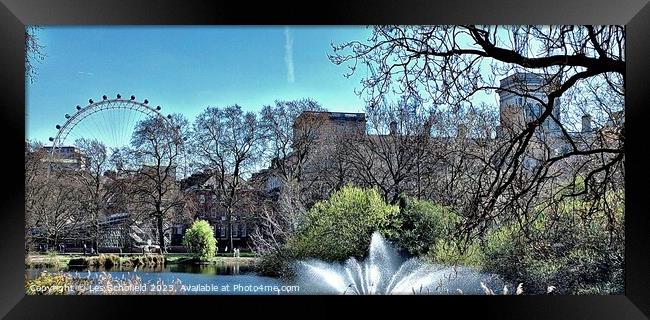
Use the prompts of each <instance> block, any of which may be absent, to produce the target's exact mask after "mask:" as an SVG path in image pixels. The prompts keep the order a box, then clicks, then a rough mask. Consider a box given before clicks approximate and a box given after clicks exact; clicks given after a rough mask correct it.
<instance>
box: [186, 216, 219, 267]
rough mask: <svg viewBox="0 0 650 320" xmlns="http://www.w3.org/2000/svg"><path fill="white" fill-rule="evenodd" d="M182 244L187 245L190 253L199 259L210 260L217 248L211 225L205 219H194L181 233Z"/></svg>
mask: <svg viewBox="0 0 650 320" xmlns="http://www.w3.org/2000/svg"><path fill="white" fill-rule="evenodd" d="M183 244H184V245H186V246H188V247H189V251H190V252H191V253H192V255H193V256H194V257H195V258H197V259H200V260H204V261H205V260H210V259H211V258H212V257H214V256H215V252H216V250H217V239H215V238H214V233H213V232H212V227H211V226H210V224H209V223H208V222H207V221H205V220H196V221H194V223H193V224H192V226H191V227H190V228H189V229H187V231H185V235H183Z"/></svg>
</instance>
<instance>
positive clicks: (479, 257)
mask: <svg viewBox="0 0 650 320" xmlns="http://www.w3.org/2000/svg"><path fill="white" fill-rule="evenodd" d="M427 259H428V260H429V261H431V262H434V263H439V264H444V265H450V266H468V267H477V268H480V267H482V266H483V260H484V255H483V250H481V247H480V246H479V245H478V244H477V243H471V244H470V245H469V246H468V247H467V248H463V247H462V246H461V245H460V243H458V242H456V241H454V240H453V238H450V239H438V241H436V243H435V244H434V245H433V246H432V247H431V248H430V249H429V253H428V254H427Z"/></svg>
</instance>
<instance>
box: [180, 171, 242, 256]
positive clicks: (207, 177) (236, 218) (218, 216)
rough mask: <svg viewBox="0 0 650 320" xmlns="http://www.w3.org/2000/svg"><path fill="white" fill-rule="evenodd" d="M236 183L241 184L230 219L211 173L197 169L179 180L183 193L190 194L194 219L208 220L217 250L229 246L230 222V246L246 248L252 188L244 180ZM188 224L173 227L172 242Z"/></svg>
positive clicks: (230, 249)
mask: <svg viewBox="0 0 650 320" xmlns="http://www.w3.org/2000/svg"><path fill="white" fill-rule="evenodd" d="M227 179H228V178H227ZM240 183H241V187H240V188H239V189H238V191H237V192H238V196H237V197H238V199H239V200H238V201H237V203H236V204H235V206H234V208H233V213H232V218H231V219H230V220H229V219H228V211H227V208H226V204H225V202H224V197H223V196H222V193H221V192H220V191H219V186H218V181H217V180H216V179H215V177H214V176H213V175H212V174H210V173H209V172H207V171H206V172H199V173H195V174H194V175H192V176H190V177H188V178H186V179H185V180H184V181H183V186H182V188H183V192H184V193H185V194H186V195H187V196H189V197H191V198H192V201H193V202H194V204H195V212H194V218H195V219H201V220H206V221H208V222H209V223H210V225H211V226H212V228H213V232H214V235H215V238H216V239H217V247H218V250H219V251H220V252H223V251H225V250H226V247H228V246H230V241H229V239H230V234H229V231H230V229H229V225H230V223H232V239H233V245H234V247H235V248H239V249H243V250H246V249H248V248H249V245H250V232H251V231H252V228H253V225H254V216H253V213H252V211H251V203H250V197H251V196H252V194H253V192H254V191H253V189H252V188H251V187H250V185H249V183H248V181H246V180H243V179H242V180H241V181H240ZM188 227H189V225H185V224H176V225H174V226H173V232H172V245H180V244H181V242H182V237H183V234H184V233H185V230H186V229H187V228H188ZM228 252H232V248H228Z"/></svg>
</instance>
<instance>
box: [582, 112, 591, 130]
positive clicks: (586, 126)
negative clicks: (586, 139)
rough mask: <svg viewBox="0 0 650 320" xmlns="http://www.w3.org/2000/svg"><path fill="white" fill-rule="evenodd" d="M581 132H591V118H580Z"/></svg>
mask: <svg viewBox="0 0 650 320" xmlns="http://www.w3.org/2000/svg"><path fill="white" fill-rule="evenodd" d="M582 132H583V133H585V132H591V116H590V115H589V114H585V115H584V116H582Z"/></svg>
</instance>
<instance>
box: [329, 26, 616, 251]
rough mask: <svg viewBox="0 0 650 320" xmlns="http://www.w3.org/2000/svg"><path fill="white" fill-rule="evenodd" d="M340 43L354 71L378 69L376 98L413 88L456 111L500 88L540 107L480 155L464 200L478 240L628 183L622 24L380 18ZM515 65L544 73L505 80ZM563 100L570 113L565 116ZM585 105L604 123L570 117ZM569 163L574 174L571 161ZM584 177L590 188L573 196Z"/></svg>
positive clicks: (337, 56)
mask: <svg viewBox="0 0 650 320" xmlns="http://www.w3.org/2000/svg"><path fill="white" fill-rule="evenodd" d="M333 49H334V53H333V54H331V55H330V60H331V61H332V62H333V63H335V64H345V65H347V66H348V67H349V68H350V72H349V73H348V74H346V75H348V76H349V75H351V74H354V73H355V72H357V70H358V68H359V67H365V68H366V69H367V70H368V72H367V76H365V77H363V79H362V80H361V88H360V90H359V91H358V93H359V94H361V95H363V96H365V97H366V99H367V101H368V104H369V105H379V104H381V102H382V101H384V100H385V99H390V98H391V97H395V96H400V95H409V96H414V97H417V98H418V99H419V100H420V101H422V103H424V104H425V105H427V106H428V107H429V108H431V109H434V110H438V109H440V108H442V109H446V110H454V109H456V108H460V107H462V106H466V107H472V106H474V105H476V104H478V103H479V102H480V101H483V102H485V101H489V97H490V94H491V93H493V92H495V91H496V92H507V93H510V94H513V95H516V96H519V97H521V98H523V99H524V100H523V101H528V102H530V103H531V104H530V106H529V105H528V102H527V103H526V105H525V108H537V106H538V109H536V110H534V111H536V112H532V117H524V120H523V123H522V124H521V125H520V126H512V127H511V128H508V129H510V131H507V130H505V129H506V128H500V130H499V131H500V132H502V133H503V134H500V135H499V139H497V141H499V142H500V143H499V144H498V145H497V146H494V148H493V150H494V152H492V153H491V154H489V156H488V157H482V159H478V158H477V159H475V160H476V161H479V162H483V163H484V164H483V166H479V167H477V169H478V171H477V172H476V174H475V178H474V179H473V183H474V186H473V190H472V192H471V193H470V194H469V195H468V196H469V197H468V199H467V201H466V203H465V204H464V205H465V207H466V208H465V209H464V210H463V211H464V212H465V214H466V229H465V236H466V238H467V239H468V240H469V238H470V237H472V235H477V234H478V235H480V234H482V233H484V232H485V231H486V230H487V229H488V228H489V227H490V225H491V224H492V223H493V222H494V221H497V220H507V219H514V220H521V218H522V215H524V216H525V215H526V214H527V212H530V210H528V211H527V210H526V208H530V207H532V206H535V205H538V204H540V203H544V202H545V201H547V200H550V199H555V195H557V194H563V195H565V196H567V195H568V196H576V195H582V196H589V197H592V198H594V197H595V198H603V197H604V196H605V194H606V191H607V190H612V188H614V187H615V186H617V187H618V188H620V186H621V185H622V184H621V181H622V174H623V170H622V164H623V160H624V144H623V142H624V138H623V137H624V131H623V130H622V124H621V122H622V121H621V120H622V119H621V118H622V117H621V116H620V114H621V113H620V112H619V111H621V110H622V108H623V100H624V95H625V60H624V57H625V29H624V27H622V26H474V25H464V26H377V27H374V29H373V34H372V37H371V38H370V39H368V40H367V41H352V42H347V43H343V44H340V45H335V46H334V47H333ZM514 72H532V73H534V74H536V75H538V76H539V77H540V78H541V79H542V80H541V82H540V83H539V84H538V85H537V86H535V87H534V88H531V87H530V86H525V85H518V84H515V85H514V86H512V87H509V88H506V87H504V86H500V85H499V84H498V83H497V81H498V80H501V79H503V78H505V77H506V76H509V75H512V74H513V73H514ZM561 99H562V103H560V101H561ZM559 107H560V108H562V111H563V114H565V115H569V116H567V117H566V118H564V119H560V118H559V117H558V113H557V112H555V110H557V109H558V108H559ZM503 108H504V106H501V109H502V110H501V113H502V114H503V112H504V110H503ZM506 111H507V110H506ZM585 113H589V114H591V115H592V116H594V115H595V114H597V116H594V118H595V119H600V122H599V124H600V126H599V127H597V128H596V129H594V130H593V133H592V134H590V135H589V134H584V135H576V134H575V129H573V130H572V127H573V128H575V121H573V122H572V121H570V118H571V117H573V118H576V117H578V118H579V117H580V116H582V115H583V114H585ZM502 120H503V119H502ZM608 123H609V124H608ZM549 128H552V129H553V130H550V129H549ZM502 130H505V131H502ZM551 131H553V134H551ZM560 142H561V143H560ZM560 146H562V147H560ZM472 149H474V148H472ZM569 164H570V165H571V167H572V168H575V171H574V172H566V171H565V169H563V168H568V165H569ZM563 171H564V172H563ZM578 178H580V179H584V188H582V189H580V190H579V191H577V192H570V193H569V194H567V193H566V192H565V191H566V188H573V187H574V186H575V185H576V180H577V179H578ZM551 181H552V182H553V183H551ZM619 190H620V189H619ZM541 198H545V199H546V200H544V199H541ZM524 220H528V218H525V219H524Z"/></svg>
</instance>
